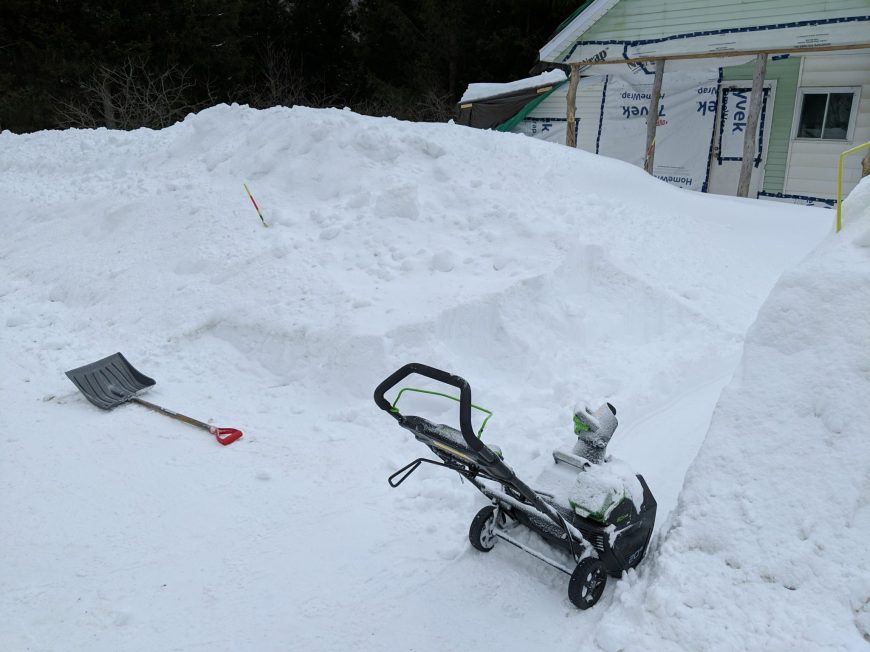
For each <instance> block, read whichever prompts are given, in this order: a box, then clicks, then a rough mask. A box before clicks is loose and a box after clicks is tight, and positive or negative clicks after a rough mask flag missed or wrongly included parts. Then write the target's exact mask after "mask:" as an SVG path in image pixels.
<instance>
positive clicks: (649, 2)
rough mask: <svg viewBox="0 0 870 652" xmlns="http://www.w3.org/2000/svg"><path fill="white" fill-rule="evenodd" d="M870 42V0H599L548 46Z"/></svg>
mask: <svg viewBox="0 0 870 652" xmlns="http://www.w3.org/2000/svg"><path fill="white" fill-rule="evenodd" d="M850 47H870V0H838V1H837V2H818V0H692V1H691V2H688V1H687V0H593V1H592V2H589V3H587V4H586V5H584V6H583V7H581V11H579V13H576V12H575V15H573V16H572V18H570V19H569V20H568V21H566V23H565V24H563V27H562V29H561V30H560V31H559V32H558V33H557V34H556V35H555V36H554V37H553V38H552V39H550V41H549V42H548V43H547V44H546V45H545V46H544V47H543V48H542V49H541V51H540V60H541V61H545V62H552V63H560V64H566V63H615V62H624V61H642V60H650V59H657V58H691V57H698V56H732V55H736V54H746V53H754V52H774V53H775V52H799V51H801V50H808V49H809V50H825V49H828V50H836V49H843V48H850Z"/></svg>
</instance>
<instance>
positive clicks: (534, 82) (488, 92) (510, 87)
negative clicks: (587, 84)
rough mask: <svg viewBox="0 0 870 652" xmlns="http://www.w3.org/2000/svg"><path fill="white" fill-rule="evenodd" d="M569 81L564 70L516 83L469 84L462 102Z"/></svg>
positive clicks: (552, 71) (519, 80)
mask: <svg viewBox="0 0 870 652" xmlns="http://www.w3.org/2000/svg"><path fill="white" fill-rule="evenodd" d="M566 79H567V76H566V75H565V73H564V72H563V71H562V70H559V69H556V70H550V71H548V72H545V73H541V74H540V75H536V76H535V77H527V78H526V79H518V80H516V81H512V82H507V83H505V84H491V83H486V82H483V83H479V84H469V85H468V88H467V89H466V90H465V93H464V94H463V95H462V99H461V100H459V101H460V102H475V101H477V100H482V99H484V98H487V97H495V96H497V95H505V94H507V93H513V92H515V91H521V90H524V89H526V88H537V87H539V86H546V85H547V84H558V83H559V82H563V81H565V80H566Z"/></svg>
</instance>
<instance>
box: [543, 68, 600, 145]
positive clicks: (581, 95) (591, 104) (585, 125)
mask: <svg viewBox="0 0 870 652" xmlns="http://www.w3.org/2000/svg"><path fill="white" fill-rule="evenodd" d="M603 86H604V79H603V78H602V77H584V78H582V79H581V80H580V85H579V86H578V87H577V101H576V104H575V106H576V114H575V117H577V118H579V119H580V128H579V132H578V134H577V147H579V148H580V149H582V150H586V151H587V152H594V151H595V143H596V141H597V140H598V124H599V121H600V116H601V91H602V88H603ZM567 99H568V85H567V84H565V85H564V86H562V87H560V88H557V89H556V90H555V91H554V92H553V93H552V94H550V95H549V96H548V97H547V98H546V99H545V100H544V101H543V102H541V103H540V104H539V105H538V106H536V107H535V108H534V110H532V112H531V113H529V115H528V117H529V118H539V119H540V118H559V119H564V118H565V115H566V113H567V104H568V102H567Z"/></svg>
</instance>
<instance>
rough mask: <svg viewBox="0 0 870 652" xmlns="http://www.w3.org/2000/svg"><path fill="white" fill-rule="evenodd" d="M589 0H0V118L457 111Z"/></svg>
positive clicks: (86, 122) (129, 120) (30, 123)
mask: <svg viewBox="0 0 870 652" xmlns="http://www.w3.org/2000/svg"><path fill="white" fill-rule="evenodd" d="M580 4H581V3H580V2H578V0H571V1H567V0H114V1H111V0H0V129H8V130H11V131H13V132H17V133H21V132H29V131H34V130H38V129H51V128H62V127H101V126H104V127H110V128H116V129H135V128H138V127H152V128H159V127H164V126H166V125H169V124H172V123H173V122H175V121H177V120H179V119H181V118H182V117H184V115H186V114H187V113H189V112H191V111H196V110H199V109H201V108H204V107H207V106H211V105H213V104H216V103H220V102H228V103H231V102H237V103H239V104H249V105H251V106H254V107H257V108H265V107H269V106H275V105H286V106H291V105H294V104H302V105H307V106H316V107H326V106H349V107H351V108H352V109H354V110H355V111H358V112H360V113H366V114H369V115H391V116H395V117H398V118H403V119H410V120H424V121H440V120H446V119H448V118H450V117H452V115H453V114H454V109H455V103H456V102H457V100H458V99H459V97H460V96H461V94H462V92H463V90H464V89H465V87H466V85H467V84H468V83H470V82H475V81H488V82H499V81H511V80H513V79H517V78H521V77H525V76H527V75H528V74H529V71H530V69H531V68H532V66H533V65H534V64H535V61H536V58H537V51H538V49H539V48H540V47H541V46H543V45H544V43H546V41H547V40H548V39H549V37H550V36H551V35H552V33H553V32H554V31H555V29H556V28H557V27H558V26H559V24H560V23H561V22H562V21H563V20H564V19H565V18H567V17H568V16H569V15H570V14H571V12H572V11H574V10H575V9H576V8H577V7H578V6H579V5H580Z"/></svg>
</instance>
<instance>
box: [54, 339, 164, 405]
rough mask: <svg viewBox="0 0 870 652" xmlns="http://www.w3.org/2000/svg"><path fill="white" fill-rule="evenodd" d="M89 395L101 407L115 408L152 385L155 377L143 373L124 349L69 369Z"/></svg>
mask: <svg viewBox="0 0 870 652" xmlns="http://www.w3.org/2000/svg"><path fill="white" fill-rule="evenodd" d="M66 376H67V378H69V379H70V380H71V381H73V383H75V386H76V387H78V388H79V391H81V393H82V394H84V395H85V398H86V399H88V400H89V401H90V402H91V403H93V404H94V405H96V406H97V407H98V408H102V409H104V410H111V409H112V408H113V407H117V406H118V405H121V403H125V402H127V401H129V400H130V399H131V398H133V396H134V395H135V394H136V392H138V391H140V390H143V389H145V388H146V387H151V386H152V385H153V384H154V379H152V378H149V377H148V376H146V375H145V374H142V373H140V372H138V371H136V369H135V368H134V367H133V365H131V364H130V363H129V362H127V358H125V357H124V356H123V355H121V354H120V353H116V354H115V355H110V356H109V357H108V358H103V359H102V360H97V361H96V362H92V363H91V364H86V365H85V366H84V367H79V368H77V369H70V370H69V371H67V372H66Z"/></svg>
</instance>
